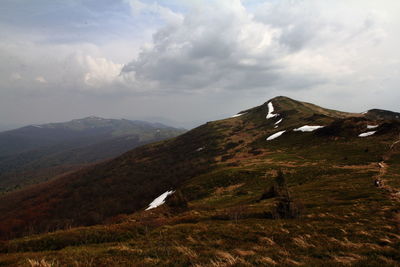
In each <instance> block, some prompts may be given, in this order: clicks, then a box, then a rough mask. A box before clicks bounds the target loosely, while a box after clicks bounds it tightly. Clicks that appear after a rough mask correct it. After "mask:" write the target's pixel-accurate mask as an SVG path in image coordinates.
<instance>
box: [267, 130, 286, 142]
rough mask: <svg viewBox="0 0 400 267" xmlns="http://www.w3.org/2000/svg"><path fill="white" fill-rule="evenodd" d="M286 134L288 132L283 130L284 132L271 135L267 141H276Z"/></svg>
mask: <svg viewBox="0 0 400 267" xmlns="http://www.w3.org/2000/svg"><path fill="white" fill-rule="evenodd" d="M284 132H286V130H283V131H280V132H277V133H274V134H273V135H271V136H268V138H267V141H270V140H274V139H275V138H278V137H279V136H281V135H282V134H283V133H284Z"/></svg>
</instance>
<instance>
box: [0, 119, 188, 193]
mask: <svg viewBox="0 0 400 267" xmlns="http://www.w3.org/2000/svg"><path fill="white" fill-rule="evenodd" d="M183 132H184V131H183V130H181V129H175V128H172V127H167V126H165V125H162V124H157V123H147V122H141V121H129V120H114V119H102V118H98V117H89V118H85V119H80V120H72V121H70V122H66V123H51V124H44V125H37V126H29V127H24V128H20V129H16V130H13V131H8V132H4V133H0V143H2V144H3V146H2V149H3V150H2V152H3V154H2V155H1V156H0V191H10V190H13V189H15V188H19V187H21V186H24V185H27V184H32V183H35V182H40V181H45V180H47V179H50V178H51V177H54V176H55V175H57V174H61V173H64V172H65V171H71V170H74V169H77V168H80V167H81V166H83V165H85V164H88V163H93V162H96V161H99V160H104V159H108V158H112V157H115V156H117V155H120V154H122V153H124V152H126V151H128V150H130V149H133V148H135V147H138V146H141V145H144V144H147V143H150V142H156V141H160V140H163V139H166V138H171V137H174V136H176V135H179V134H181V133H183ZM11 139H12V140H14V141H11ZM6 151H8V152H6ZM11 152H12V153H11ZM0 154H1V152H0Z"/></svg>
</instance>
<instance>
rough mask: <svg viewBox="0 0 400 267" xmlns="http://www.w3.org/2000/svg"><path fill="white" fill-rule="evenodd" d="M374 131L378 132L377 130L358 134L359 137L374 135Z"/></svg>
mask: <svg viewBox="0 0 400 267" xmlns="http://www.w3.org/2000/svg"><path fill="white" fill-rule="evenodd" d="M374 133H376V131H370V132H365V133H362V134H359V135H358V136H359V137H367V136H370V135H373V134H374Z"/></svg>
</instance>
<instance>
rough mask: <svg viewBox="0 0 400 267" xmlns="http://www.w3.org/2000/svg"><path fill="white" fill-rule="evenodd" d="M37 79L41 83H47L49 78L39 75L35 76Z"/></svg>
mask: <svg viewBox="0 0 400 267" xmlns="http://www.w3.org/2000/svg"><path fill="white" fill-rule="evenodd" d="M35 81H37V82H40V83H47V80H46V79H45V78H44V77H43V76H37V77H36V78H35Z"/></svg>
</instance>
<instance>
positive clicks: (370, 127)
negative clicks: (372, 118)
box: [367, 125, 379, 129]
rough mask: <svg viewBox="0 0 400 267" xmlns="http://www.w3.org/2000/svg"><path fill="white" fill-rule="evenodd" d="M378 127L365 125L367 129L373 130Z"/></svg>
mask: <svg viewBox="0 0 400 267" xmlns="http://www.w3.org/2000/svg"><path fill="white" fill-rule="evenodd" d="M378 126H379V125H367V129H375V128H378Z"/></svg>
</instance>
